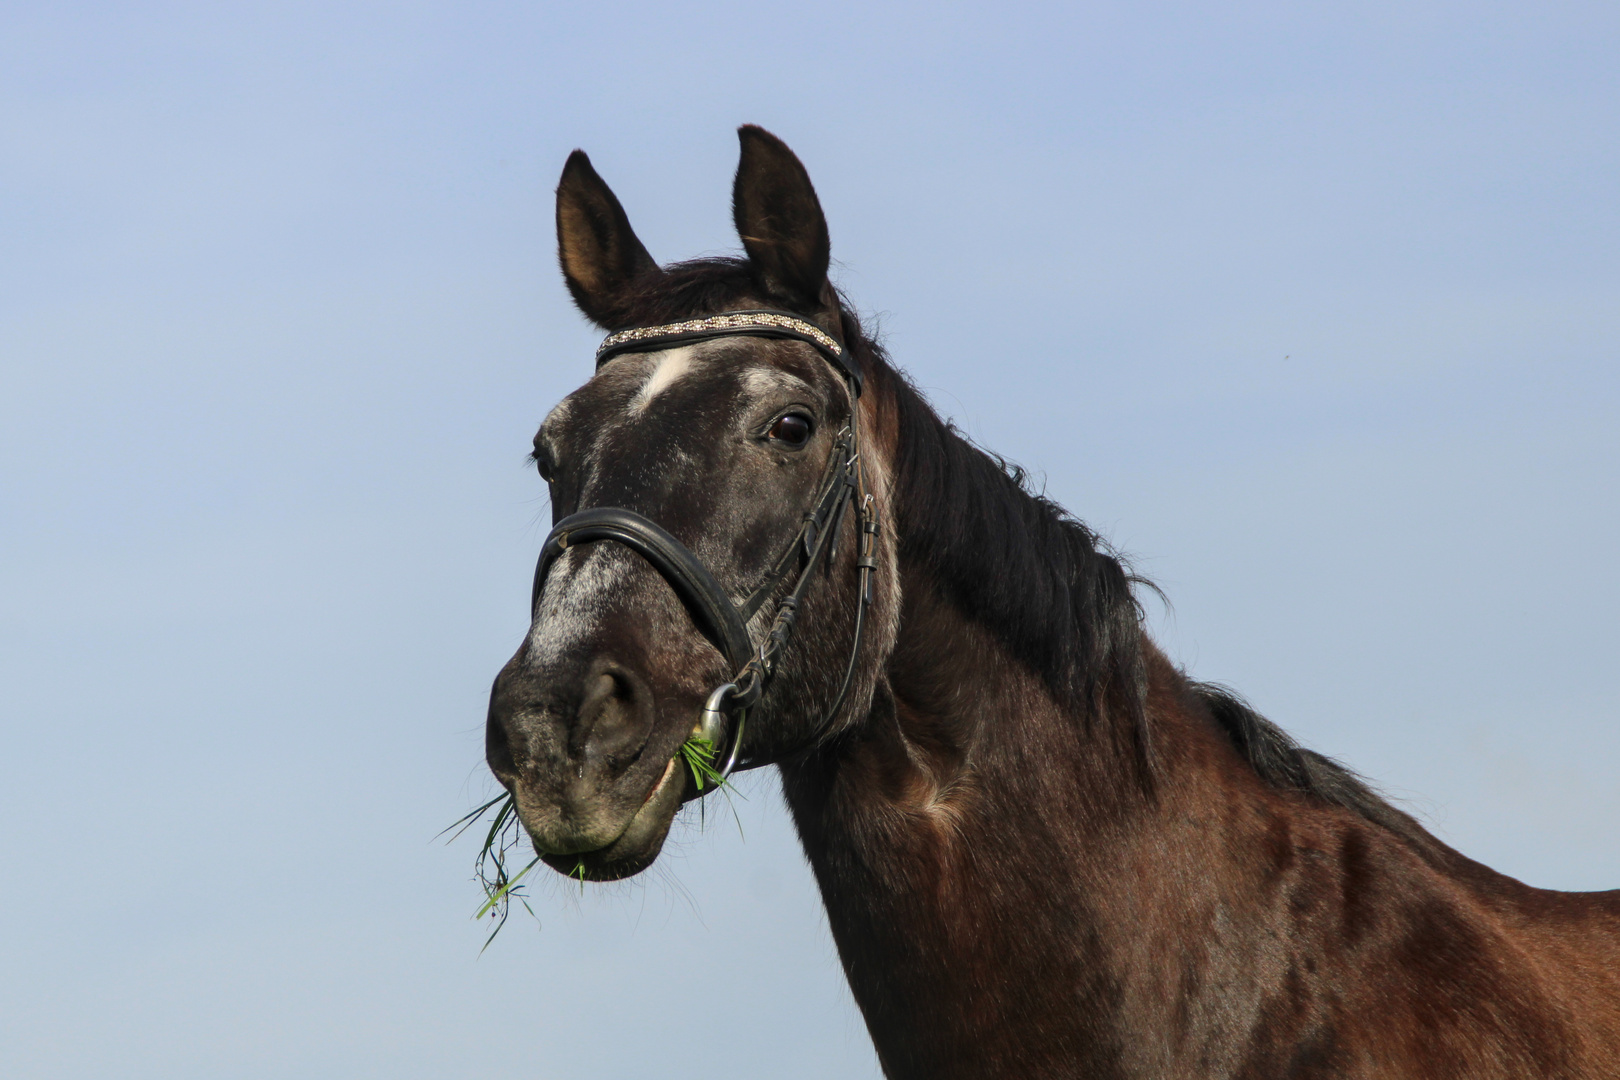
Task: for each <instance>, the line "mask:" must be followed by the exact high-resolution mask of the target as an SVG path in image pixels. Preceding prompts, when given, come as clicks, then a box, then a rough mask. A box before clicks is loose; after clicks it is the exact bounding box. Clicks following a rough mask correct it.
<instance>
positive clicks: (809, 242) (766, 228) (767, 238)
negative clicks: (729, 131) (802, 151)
mask: <svg viewBox="0 0 1620 1080" xmlns="http://www.w3.org/2000/svg"><path fill="white" fill-rule="evenodd" d="M737 138H738V139H739V140H740V141H741V142H742V159H741V160H740V161H739V162H738V163H737V180H736V183H735V184H734V185H733V187H732V189H731V216H732V218H733V219H734V220H735V221H736V223H737V234H738V235H739V236H741V237H742V242H743V247H744V248H745V249H746V250H747V251H748V258H749V261H751V262H752V263H753V264H754V272H755V273H756V274H757V275H758V277H759V279H760V282H761V284H763V285H764V286H765V289H766V291H767V292H770V293H773V294H775V295H777V296H780V297H782V298H783V299H786V300H789V301H792V302H794V303H796V304H797V305H798V306H800V307H809V308H822V307H826V306H828V305H829V301H830V300H831V296H830V294H829V291H828V284H827V264H828V260H829V258H830V257H831V251H832V245H831V244H830V243H829V242H828V240H827V219H826V217H824V216H823V215H822V213H821V200H819V199H817V198H816V189H815V188H813V187H811V186H810V174H809V173H807V172H805V170H804V166H803V165H802V164H800V162H799V159H798V158H797V157H795V156H794V155H793V151H791V150H789V149H788V148H787V144H786V143H784V142H783V141H782V140H781V139H778V138H777V137H776V136H775V135H772V134H771V133H770V132H768V131H766V130H765V129H764V128H762V127H755V126H754V125H753V124H744V125H743V126H742V127H740V128H738V129H737Z"/></svg>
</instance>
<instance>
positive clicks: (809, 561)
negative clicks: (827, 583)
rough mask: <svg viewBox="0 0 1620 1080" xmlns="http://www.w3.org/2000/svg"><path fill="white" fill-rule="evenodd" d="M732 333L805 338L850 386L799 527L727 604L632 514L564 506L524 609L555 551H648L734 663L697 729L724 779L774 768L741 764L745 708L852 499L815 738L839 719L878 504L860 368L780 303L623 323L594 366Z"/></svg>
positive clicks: (682, 554) (829, 552)
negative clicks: (830, 677) (834, 655)
mask: <svg viewBox="0 0 1620 1080" xmlns="http://www.w3.org/2000/svg"><path fill="white" fill-rule="evenodd" d="M732 336H746V337H768V338H786V339H790V340H795V341H803V342H806V343H807V344H809V345H813V346H814V347H815V348H816V350H817V351H819V352H820V353H821V355H822V356H824V357H826V358H827V360H828V361H829V362H830V363H831V364H832V365H833V367H834V368H836V369H837V371H838V373H839V374H840V375H842V376H843V377H844V381H845V385H846V386H847V388H848V390H849V402H850V410H849V426H848V427H846V428H845V429H844V430H843V431H841V432H839V434H838V437H837V438H836V439H835V440H834V441H833V447H832V451H831V453H829V454H828V457H827V468H826V470H825V472H824V473H823V475H822V479H821V483H820V485H819V487H818V489H817V496H816V499H815V501H814V502H813V503H812V504H811V507H810V509H808V510H806V511H805V513H804V518H803V523H802V524H801V525H800V526H799V531H798V532H797V533H796V534H795V535H794V537H793V540H792V541H791V542H790V543H789V544H788V546H787V548H786V550H784V551H783V552H782V554H781V555H780V556H779V557H778V558H777V560H776V562H775V563H773V564H772V568H771V571H770V573H769V574H767V575H766V577H765V580H764V581H763V582H762V583H761V584H760V585H759V586H758V587H757V588H756V589H755V590H754V591H753V592H752V593H750V594H749V595H748V596H747V597H746V598H745V599H744V600H743V601H742V603H740V604H737V603H733V602H732V599H731V597H730V595H729V594H727V593H726V591H725V589H723V588H722V587H721V586H720V583H719V582H718V581H716V580H715V578H714V575H713V574H711V573H709V570H708V568H707V567H706V566H704V565H703V563H702V562H701V561H700V560H699V559H698V557H697V556H696V555H694V554H692V552H691V551H690V550H689V549H688V548H687V547H686V546H685V545H684V544H682V543H681V542H680V541H679V540H677V539H675V538H674V537H673V536H671V535H670V534H669V533H668V532H666V531H665V530H664V529H663V528H661V527H660V526H659V525H658V524H657V523H656V522H653V521H651V520H649V519H648V518H645V517H642V516H641V515H640V514H637V513H635V512H634V511H632V510H625V509H622V508H620V507H616V506H597V507H592V508H591V509H588V510H581V511H579V512H578V513H576V514H570V515H569V516H567V517H565V518H563V519H562V520H561V521H559V522H557V524H556V526H555V527H554V528H553V529H552V530H551V533H550V535H548V536H547V537H546V542H545V545H544V546H543V547H541V549H540V561H539V564H538V565H537V566H536V567H535V571H534V591H533V593H532V594H531V596H530V601H529V610H530V613H531V616H532V614H533V612H534V611H535V609H536V608H537V607H538V605H539V602H540V589H541V587H542V586H543V585H544V584H545V579H546V573H547V571H549V570H550V569H551V566H552V564H553V563H555V562H556V561H557V559H559V558H560V557H561V556H562V553H563V552H565V551H567V550H568V549H569V548H571V547H574V546H576V545H578V544H585V543H591V542H593V541H597V540H613V541H616V542H617V543H620V544H623V545H624V546H625V547H628V548H629V549H630V550H632V551H634V552H635V553H636V554H638V555H640V556H641V557H642V558H643V559H646V560H647V562H648V564H649V565H650V566H652V568H653V569H654V570H656V571H657V572H658V574H659V576H661V577H662V578H663V579H664V580H665V581H667V582H668V583H669V585H670V587H671V588H672V589H674V591H675V594H676V595H677V596H679V597H680V599H681V602H682V603H683V604H685V605H686V610H687V611H688V612H689V613H690V614H691V616H692V619H693V621H694V622H695V623H696V624H697V626H698V629H699V630H701V631H702V632H703V634H704V636H705V637H707V638H708V639H709V641H710V642H712V643H713V644H714V646H715V647H716V648H717V649H719V650H720V652H721V654H722V655H723V656H724V657H725V658H726V663H727V664H728V665H729V666H730V668H731V671H732V676H731V678H730V679H729V680H728V681H727V682H724V683H722V684H720V685H719V686H717V687H716V688H715V689H714V691H713V692H712V693H710V694H709V696H708V700H707V701H706V702H705V703H704V706H703V711H702V712H701V713H700V714H699V717H698V723H697V727H698V732H697V734H698V736H699V737H700V738H703V739H707V740H708V742H709V744H710V745H711V746H712V747H713V748H714V749H715V752H716V755H717V757H716V760H717V761H720V762H722V764H721V765H720V766H719V772H720V775H721V776H722V777H725V776H730V775H731V772H732V770H734V769H736V768H743V769H751V768H755V767H758V766H760V765H769V764H771V762H770V761H765V760H757V761H753V760H744V761H742V762H741V763H740V764H739V762H738V756H739V754H740V752H741V750H742V735H743V727H744V724H745V723H746V721H747V718H748V710H749V709H750V708H751V707H753V706H754V705H755V704H756V703H758V701H759V700H760V698H762V697H763V696H764V694H765V691H766V690H767V689H768V688H769V686H770V683H771V679H772V678H773V677H774V675H775V674H776V667H777V662H778V661H779V659H780V658H781V655H782V653H783V652H784V651H785V650H786V649H787V647H788V642H789V641H790V640H791V639H792V637H793V625H794V620H795V619H796V618H797V616H798V610H799V604H800V603H801V602H802V601H803V600H804V595H805V593H806V591H808V589H809V586H810V580H811V577H812V572H813V571H814V570H815V568H816V566H817V565H818V564H819V563H821V562H822V561H823V560H825V562H826V565H827V566H828V567H829V568H830V567H831V566H832V562H833V559H834V558H835V557H836V555H837V548H838V534H839V532H840V530H841V529H842V526H843V523H844V512H845V511H846V510H847V509H848V508H849V505H850V503H852V502H853V503H855V504H856V507H855V513H856V519H857V520H856V524H857V526H858V528H857V530H856V542H857V545H858V551H857V552H856V559H855V566H856V569H857V572H858V574H859V579H860V580H859V585H858V590H857V596H856V606H855V635H854V644H853V645H852V646H851V648H850V654H849V665H848V667H847V668H846V669H845V671H844V678H843V682H842V683H841V684H840V686H839V689H838V696H837V697H836V698H835V699H834V700H833V703H832V707H831V708H829V709H828V710H827V714H826V716H825V717H824V718H823V719H822V721H821V723H820V724H818V725H817V730H816V735H815V738H816V739H819V738H820V736H821V734H822V733H823V732H824V731H825V729H826V727H827V725H829V724H831V723H832V721H833V719H834V718H835V717H836V716H837V715H838V710H839V709H840V708H841V707H842V706H843V704H844V698H845V696H846V695H848V693H849V687H850V683H851V682H852V681H853V679H854V676H855V665H856V662H857V660H858V658H859V656H860V650H861V633H862V630H863V629H864V627H865V624H866V609H867V607H868V606H870V604H871V602H872V573H873V571H875V570H876V569H877V560H876V558H875V556H874V547H875V544H876V541H877V533H878V523H877V511H876V509H875V508H874V507H873V506H872V496H871V495H869V494H868V493H867V491H866V482H865V476H864V470H863V469H862V467H861V461H860V440H859V435H858V432H859V416H860V410H859V409H858V408H857V407H856V402H857V399H858V398H859V397H860V393H861V382H862V380H861V369H860V364H859V363H858V362H857V361H856V359H855V358H854V357H853V356H851V355H850V353H849V351H848V350H847V349H845V348H844V347H843V346H842V345H841V344H839V342H838V341H837V340H835V339H834V338H833V337H832V336H831V335H829V334H827V333H825V332H824V331H822V329H821V328H820V327H818V326H816V325H814V324H813V323H810V322H806V321H805V320H804V319H801V318H799V317H798V316H796V315H792V314H789V313H788V312H784V311H732V312H727V313H725V314H723V315H712V316H709V317H707V318H702V319H690V320H688V321H686V322H678V323H670V324H668V325H665V326H647V327H640V328H637V329H633V330H620V331H618V332H617V333H614V334H610V335H608V337H607V338H606V340H604V341H603V342H602V345H601V347H600V348H598V349H597V350H596V366H597V367H598V368H601V366H602V365H603V364H604V363H606V362H607V361H608V360H611V359H612V358H613V357H615V356H618V355H620V354H622V353H627V352H647V351H650V350H655V349H668V348H672V347H674V346H676V345H687V344H691V343H693V342H697V341H707V340H709V339H711V338H718V337H732ZM795 569H797V570H798V578H797V580H795V581H794V582H793V585H792V586H791V588H789V589H788V592H787V595H785V596H783V597H782V599H780V600H779V601H777V603H776V608H775V614H774V616H773V617H772V620H771V628H770V630H769V632H768V633H767V634H766V635H765V639H764V640H763V641H762V642H761V643H760V645H759V646H758V647H757V648H756V647H755V645H754V642H753V639H752V638H751V637H750V636H749V633H748V623H749V621H750V620H751V619H752V618H753V617H754V615H755V614H756V613H757V612H758V611H759V610H760V608H761V607H763V606H764V605H765V603H766V601H768V600H769V599H770V597H771V594H773V593H774V592H776V591H777V589H778V588H779V587H780V586H781V585H782V583H783V582H785V581H786V580H788V578H789V577H790V576H791V575H792V574H793V572H794V570H795ZM733 714H735V716H736V726H735V730H732V731H730V732H728V730H727V729H728V728H729V727H730V726H731V725H730V723H729V721H730V718H731V716H732V715H733ZM728 736H729V740H728Z"/></svg>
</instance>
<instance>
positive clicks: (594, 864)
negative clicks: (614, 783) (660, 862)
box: [529, 754, 686, 881]
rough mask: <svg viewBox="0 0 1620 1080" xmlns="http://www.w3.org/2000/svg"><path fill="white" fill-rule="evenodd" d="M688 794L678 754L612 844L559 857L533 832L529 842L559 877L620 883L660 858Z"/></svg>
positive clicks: (684, 772) (684, 774)
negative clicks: (546, 847) (547, 848)
mask: <svg viewBox="0 0 1620 1080" xmlns="http://www.w3.org/2000/svg"><path fill="white" fill-rule="evenodd" d="M685 791H686V771H685V770H684V769H682V768H681V767H680V755H678V754H677V755H676V756H675V757H673V758H671V759H670V761H669V765H668V766H666V767H665V769H664V772H663V774H662V775H661V776H659V778H658V782H657V783H656V784H654V785H653V787H652V790H651V791H649V792H647V797H646V798H645V799H644V800H642V803H641V806H640V807H638V808H637V809H636V812H635V813H633V814H631V815H630V817H629V819H628V820H626V821H625V823H624V828H623V829H622V830H621V831H620V832H619V835H618V836H617V837H615V838H614V839H613V840H612V841H610V842H609V843H607V844H604V845H603V846H601V847H599V848H596V849H594V850H591V851H580V852H570V853H568V854H560V855H559V854H551V853H549V852H547V851H546V850H545V848H544V846H543V842H542V840H541V838H539V837H537V836H535V835H534V834H533V832H531V833H530V834H529V838H530V840H532V841H533V842H534V848H535V853H536V854H537V855H539V856H540V859H541V861H542V862H544V863H545V864H546V865H547V866H549V867H551V868H552V869H553V870H555V871H557V872H558V873H559V874H564V875H566V876H568V877H571V878H575V879H576V880H579V881H617V880H619V879H621V878H627V877H631V876H633V875H635V874H639V873H640V872H641V871H643V870H645V869H646V868H647V867H649V866H651V865H652V863H653V860H655V859H657V858H658V853H659V852H660V851H662V850H663V848H664V839H665V837H667V836H668V835H669V827H670V823H671V822H673V821H674V820H675V812H676V811H677V810H679V809H680V807H681V803H682V801H683V799H682V797H683V795H684V794H685Z"/></svg>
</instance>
